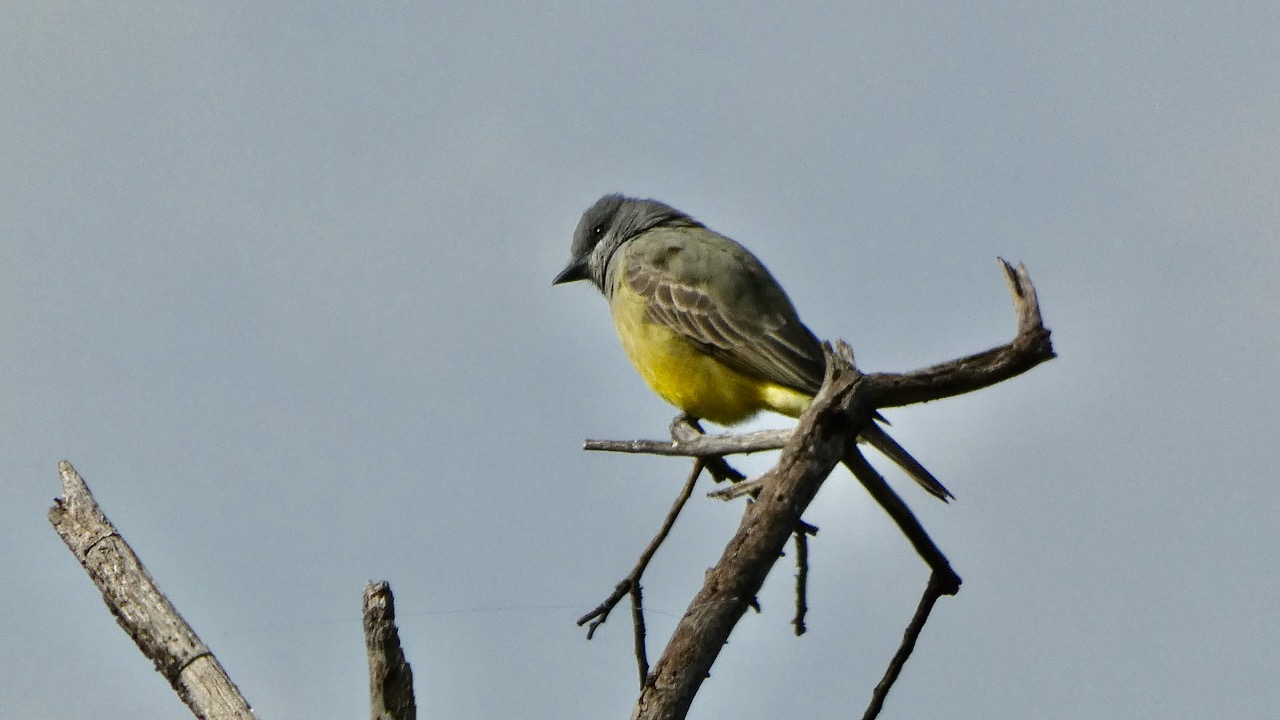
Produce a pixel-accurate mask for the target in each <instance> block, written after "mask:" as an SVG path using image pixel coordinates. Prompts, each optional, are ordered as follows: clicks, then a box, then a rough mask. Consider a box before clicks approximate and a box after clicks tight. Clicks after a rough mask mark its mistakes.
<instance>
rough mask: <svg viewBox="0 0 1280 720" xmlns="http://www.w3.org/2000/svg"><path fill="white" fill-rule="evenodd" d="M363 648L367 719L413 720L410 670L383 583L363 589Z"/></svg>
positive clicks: (414, 707) (393, 607) (387, 588)
mask: <svg viewBox="0 0 1280 720" xmlns="http://www.w3.org/2000/svg"><path fill="white" fill-rule="evenodd" d="M361 609H362V611H363V615H364V645H365V653H366V654H367V655H368V657H369V717H370V718H371V720H414V719H415V718H416V717H417V716H418V707H417V704H416V703H415V701H414V698H413V669H412V668H410V667H409V662H408V661H407V660H406V659H405V657H404V650H403V648H401V646H400V631H399V630H398V629H396V605H395V597H394V596H392V594H391V585H390V584H389V583H387V581H386V580H380V581H378V582H376V583H375V582H369V583H367V584H366V585H365V586H364V594H363V597H362V600H361Z"/></svg>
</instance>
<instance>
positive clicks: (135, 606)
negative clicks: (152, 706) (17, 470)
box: [49, 460, 254, 720]
mask: <svg viewBox="0 0 1280 720" xmlns="http://www.w3.org/2000/svg"><path fill="white" fill-rule="evenodd" d="M58 472H59V474H60V475H61V476H62V497H61V498H58V499H57V500H55V501H54V506H53V508H51V509H50V510H49V522H50V523H52V524H53V529H54V530H56V531H57V532H58V535H59V536H61V537H62V541H63V542H65V543H66V544H67V548H69V549H70V550H71V554H72V555H75V557H76V560H79V561H80V565H81V566H83V567H84V569H85V571H86V572H88V573H89V577H90V579H92V580H93V582H94V584H96V585H97V586H98V589H99V590H101V591H102V600H103V602H105V603H106V604H107V609H109V610H110V611H111V614H112V615H114V616H115V618H116V622H118V623H119V624H120V627H121V628H122V629H123V630H124V631H125V633H127V634H128V635H129V637H131V638H133V641H134V643H135V644H137V646H138V649H139V650H141V651H142V654H143V655H146V656H147V657H148V658H150V660H151V662H153V663H154V664H155V668H156V671H158V672H159V673H160V674H161V675H163V676H164V678H165V679H166V680H168V681H169V685H170V686H171V687H173V689H174V692H176V693H178V697H180V698H182V701H183V702H184V703H186V705H187V707H188V708H190V709H191V712H192V714H194V715H195V716H196V717H197V718H202V719H208V720H252V718H253V717H254V714H253V711H252V710H250V709H249V704H248V703H247V702H246V701H245V699H244V696H243V695H241V694H240V690H239V689H238V688H236V686H235V683H233V682H231V678H229V677H227V673H226V671H225V670H223V669H222V665H221V664H220V663H219V662H218V659H217V658H215V657H214V656H213V653H212V652H211V651H210V650H209V648H208V646H206V645H205V644H204V643H203V642H202V641H201V640H200V638H199V637H197V636H196V633H195V631H194V630H192V629H191V626H190V625H188V624H187V622H186V621H185V620H183V619H182V616H181V615H179V614H178V611H177V609H175V608H174V607H173V604H172V603H170V602H169V599H168V598H166V597H165V596H164V593H162V592H160V588H159V587H157V586H156V583H155V581H154V580H153V579H152V578H151V574H150V573H148V572H147V569H146V568H145V567H143V565H142V561H140V560H139V559H138V556H137V555H135V554H134V552H133V549H132V548H130V547H129V544H128V543H127V542H125V540H124V538H123V537H121V535H120V533H119V531H117V530H116V528H115V526H114V525H112V524H111V521H110V520H108V519H107V516H106V515H105V514H104V513H103V512H102V509H101V508H99V507H98V503H97V501H95V500H94V499H93V494H92V493H90V492H89V486H88V485H86V484H85V482H84V480H83V479H82V478H81V477H80V474H79V473H77V472H76V470H75V468H73V467H71V463H69V462H66V461H65V460H64V461H62V462H61V463H59V464H58Z"/></svg>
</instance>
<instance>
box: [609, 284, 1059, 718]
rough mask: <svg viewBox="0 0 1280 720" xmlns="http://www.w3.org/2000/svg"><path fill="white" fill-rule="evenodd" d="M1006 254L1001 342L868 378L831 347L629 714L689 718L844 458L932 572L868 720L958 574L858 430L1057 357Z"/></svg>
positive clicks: (842, 349)
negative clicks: (866, 453)
mask: <svg viewBox="0 0 1280 720" xmlns="http://www.w3.org/2000/svg"><path fill="white" fill-rule="evenodd" d="M1001 263H1002V266H1003V267H1004V270H1005V275H1006V279H1007V280H1008V282H1009V285H1010V289H1011V292H1012V294H1013V296H1014V306H1015V310H1016V312H1017V316H1018V334H1017V336H1016V337H1015V338H1014V339H1013V341H1012V342H1010V343H1008V344H1007V345H1004V346H1001V347H999V348H995V349H993V350H989V351H987V352H984V353H979V354H977V355H973V356H970V357H968V358H963V359H961V360H957V361H952V362H949V363H943V364H941V365H936V366H933V367H931V368H925V369H923V370H918V371H916V372H913V373H908V374H904V375H898V374H889V373H880V374H874V375H867V376H863V375H862V374H861V373H859V372H858V371H857V369H856V368H855V367H854V364H853V354H852V352H851V351H850V350H849V348H848V346H847V345H844V344H843V343H840V344H839V345H838V347H837V348H836V350H835V351H834V352H832V351H831V349H830V348H828V349H827V350H828V356H827V378H826V381H825V382H824V384H823V386H822V389H821V391H819V393H818V395H817V396H816V397H815V398H814V400H813V402H812V403H811V404H810V407H809V409H808V410H807V411H805V413H804V414H803V415H802V416H801V417H800V420H799V423H798V424H797V426H796V429H795V431H794V433H793V434H792V435H791V437H790V438H789V439H788V440H787V442H786V445H785V446H784V447H783V449H782V453H781V456H780V457H779V459H778V464H777V465H776V466H775V467H774V468H773V469H772V470H771V471H769V472H768V473H766V474H765V475H764V476H762V477H761V478H759V480H758V481H756V482H757V486H756V487H753V488H752V489H753V490H758V497H757V499H756V501H755V502H754V503H752V504H750V505H748V507H747V510H746V512H745V513H744V516H743V519H742V522H741V524H740V525H739V528H738V531H737V533H736V534H735V535H734V536H733V538H732V539H731V540H730V541H729V544H728V546H727V547H726V548H725V551H724V553H723V555H722V556H721V557H720V560H719V561H718V562H717V563H716V565H715V567H713V568H712V569H711V570H710V571H708V572H707V574H706V577H705V581H704V584H703V587H702V589H701V590H700V591H699V592H698V593H697V595H696V596H695V597H694V599H693V601H692V602H691V603H690V604H689V607H688V609H687V610H686V611H685V614H684V616H683V617H682V618H681V620H680V622H679V623H678V625H677V626H676V630H675V633H674V634H673V635H672V637H671V640H670V642H669V643H668V645H667V647H666V649H665V650H664V651H663V653H662V656H661V657H660V658H659V659H658V662H657V664H656V665H655V666H654V667H653V670H652V671H651V672H650V673H649V676H648V678H647V679H646V681H645V684H644V687H643V688H642V690H641V693H640V698H639V699H638V700H637V702H636V706H635V709H634V710H633V712H632V719H633V720H656V719H658V718H661V719H663V720H675V719H678V718H683V717H685V716H686V714H687V713H688V710H689V707H690V705H691V704H692V702H693V698H694V696H695V695H696V693H697V691H698V688H699V687H700V686H701V684H702V682H703V680H704V679H706V677H707V676H708V673H709V671H710V669H711V666H712V664H714V662H715V660H716V658H717V657H718V656H719V653H720V650H721V648H722V647H723V646H724V644H725V642H726V641H727V640H728V637H729V633H730V632H731V631H732V630H733V627H734V626H735V625H736V624H737V622H738V621H739V620H740V619H741V617H742V615H743V613H745V612H746V609H747V607H749V606H750V603H751V601H752V600H753V599H754V598H755V596H756V593H757V592H758V591H759V589H760V587H761V586H762V585H763V583H764V580H765V578H766V577H767V576H768V573H769V571H770V569H771V568H772V567H773V564H774V563H775V562H776V561H777V559H778V558H779V557H780V556H781V554H782V550H783V547H784V546H785V544H786V541H787V539H788V538H789V537H790V536H791V534H792V533H794V532H795V529H796V523H797V522H798V521H799V520H800V517H801V515H802V514H803V513H804V510H805V509H806V508H807V507H808V505H809V503H810V502H811V501H812V500H813V498H814V496H815V495H816V493H817V491H818V489H819V488H820V487H821V485H822V483H823V482H824V481H825V479H826V477H827V476H828V474H829V473H830V472H831V470H832V468H833V467H834V466H835V464H836V463H837V462H841V461H843V462H845V463H846V464H848V465H849V466H850V469H851V470H853V472H854V474H855V476H857V478H858V480H859V481H860V482H861V483H862V484H863V486H864V487H866V488H867V490H868V492H870V493H871V495H872V497H874V498H875V499H876V501H877V502H878V503H880V505H881V506H882V507H884V508H885V510H886V511H887V512H889V514H890V516H891V517H893V519H894V521H895V522H896V523H897V524H898V526H899V528H901V529H902V531H903V533H904V534H906V535H907V537H908V539H909V540H910V541H911V543H912V545H913V546H914V547H915V549H916V551H917V552H918V553H919V554H920V555H921V557H922V558H923V559H924V560H925V562H926V563H928V565H929V566H930V568H931V569H932V571H933V572H932V575H931V577H930V581H929V587H928V589H927V590H926V593H925V596H924V599H923V600H922V601H921V605H920V608H919V609H918V610H917V613H916V616H915V618H914V619H913V620H912V623H911V625H909V626H908V628H907V632H906V633H905V634H904V642H903V645H902V647H900V648H899V651H898V653H897V655H895V657H894V659H893V661H892V662H891V663H890V666H889V670H888V671H887V672H886V675H885V678H884V680H882V681H881V683H880V686H879V687H877V689H876V695H875V696H873V700H872V707H871V708H868V713H869V714H868V717H874V716H875V713H877V712H879V707H880V705H882V704H883V700H884V696H885V695H887V693H888V689H889V687H891V686H892V684H893V681H894V679H896V677H897V675H898V673H899V672H900V670H901V668H902V665H903V664H904V663H905V662H906V659H907V657H909V656H910V653H911V649H912V648H913V647H914V644H915V639H916V638H917V637H918V635H919V633H920V630H921V629H922V628H923V625H924V623H925V620H926V619H927V617H928V614H929V611H930V610H931V609H932V607H933V603H934V602H935V601H936V600H937V597H939V596H941V595H944V594H954V593H955V592H956V591H957V590H958V589H959V586H960V578H959V576H958V575H956V574H955V572H954V571H953V570H952V569H951V567H950V564H949V563H948V562H947V559H946V557H945V556H944V555H943V554H942V553H941V551H939V550H938V548H937V546H936V545H934V544H933V541H932V540H931V539H930V538H929V536H928V534H927V533H926V532H925V531H924V529H923V528H922V527H921V526H920V524H919V522H918V521H917V520H916V519H915V516H914V515H913V514H912V513H911V511H910V509H909V508H907V506H906V505H905V504H904V503H903V502H902V500H901V499H900V498H898V496H897V495H896V494H895V493H893V491H892V489H890V488H889V486H888V485H887V484H886V483H885V482H884V480H883V478H881V477H880V476H879V474H878V473H876V472H875V470H874V469H873V468H871V466H870V464H868V463H867V462H866V460H865V458H863V457H862V455H861V453H860V452H858V450H857V446H856V444H855V443H854V441H853V439H854V438H856V437H857V436H858V434H859V433H860V431H861V430H862V429H863V428H864V427H865V426H866V424H867V423H870V422H873V420H872V418H873V415H874V413H875V411H876V410H877V409H879V408H881V407H891V406H898V405H907V404H912V403H919V402H927V401H930V400H936V399H940V398H943V397H950V396H952V395H958V394H961V393H964V392H970V391H972V390H977V389H980V388H983V387H987V386H990V385H993V384H995V383H997V382H1000V381H1002V380H1007V379H1009V378H1011V377H1014V376H1016V375H1018V374H1021V373H1023V372H1026V371H1027V370H1029V369H1030V368H1032V367H1034V366H1036V365H1038V364H1039V363H1041V362H1044V361H1045V360H1048V359H1050V358H1052V357H1054V353H1053V348H1052V345H1051V344H1050V342H1049V331H1048V330H1047V329H1045V328H1044V327H1043V325H1042V324H1041V323H1040V311H1039V307H1038V304H1037V301H1036V295H1035V291H1034V288H1033V287H1032V285H1031V281H1030V278H1029V276H1028V275H1027V272H1026V269H1025V268H1023V267H1022V266H1019V267H1018V268H1016V269H1015V268H1014V267H1012V266H1011V265H1009V264H1008V263H1005V262H1004V261H1003V260H1002V261H1001ZM730 442H732V441H730ZM675 445H676V446H677V449H679V450H681V451H684V450H685V449H686V448H683V447H678V446H679V445H680V443H676V444H675ZM719 452H726V451H724V450H719V449H718V450H717V452H715V453H713V454H719ZM679 454H683V452H681V453H679ZM699 454H700V453H699Z"/></svg>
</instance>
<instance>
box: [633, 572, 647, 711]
mask: <svg viewBox="0 0 1280 720" xmlns="http://www.w3.org/2000/svg"><path fill="white" fill-rule="evenodd" d="M631 626H632V628H634V629H635V646H636V668H637V670H638V671H639V673H640V687H644V679H645V678H646V677H648V676H649V651H648V650H646V649H645V646H644V636H645V630H644V597H643V595H642V594H641V592H640V582H639V581H636V582H635V583H634V584H633V585H632V586H631Z"/></svg>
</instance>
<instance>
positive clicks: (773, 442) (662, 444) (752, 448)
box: [582, 430, 791, 457]
mask: <svg viewBox="0 0 1280 720" xmlns="http://www.w3.org/2000/svg"><path fill="white" fill-rule="evenodd" d="M789 437H791V431H790V430H759V431H756V432H750V433H742V434H741V435H734V434H731V433H718V434H715V435H703V436H702V437H698V438H691V439H689V440H681V441H677V442H671V441H669V440H584V441H583V443H582V449H583V450H596V451H603V452H620V453H645V454H648V455H668V456H675V457H714V456H716V455H744V454H748V453H754V452H763V451H766V450H779V449H781V448H782V446H783V445H785V444H786V442H787V438H789Z"/></svg>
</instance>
